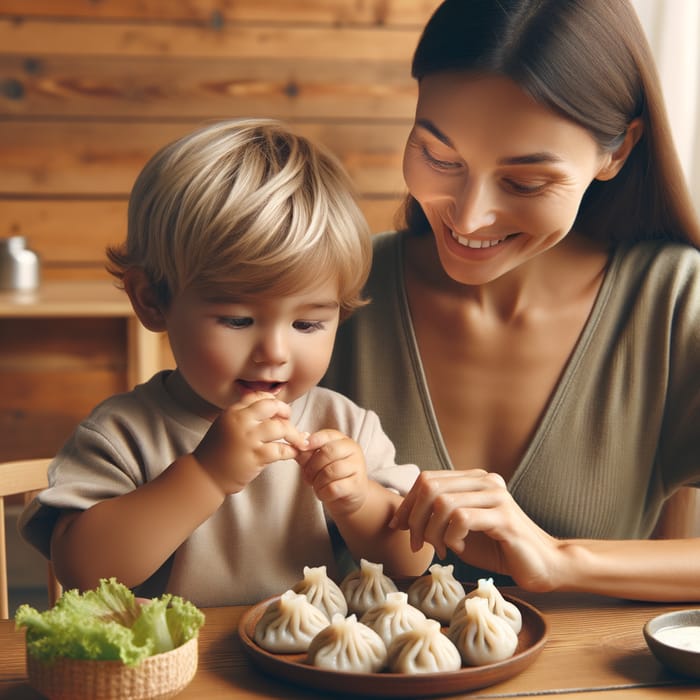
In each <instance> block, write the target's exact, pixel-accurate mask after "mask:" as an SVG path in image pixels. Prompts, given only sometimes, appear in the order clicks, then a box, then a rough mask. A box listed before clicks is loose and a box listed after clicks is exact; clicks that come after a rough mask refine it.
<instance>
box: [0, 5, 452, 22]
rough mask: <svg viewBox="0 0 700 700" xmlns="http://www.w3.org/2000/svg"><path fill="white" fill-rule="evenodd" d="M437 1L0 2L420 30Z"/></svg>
mask: <svg viewBox="0 0 700 700" xmlns="http://www.w3.org/2000/svg"><path fill="white" fill-rule="evenodd" d="M438 4H439V3H438V0H365V1H364V2H357V0H304V2H290V1H289V0H236V2H222V1H221V0H188V1H187V2H173V1H172V0H101V1H100V2H94V0H60V2H57V0H32V1H31V2H27V0H3V3H2V10H1V12H2V13H3V14H10V15H12V14H15V15H22V16H25V17H61V18H71V17H73V18H99V19H141V20H152V19H158V20H163V19H167V20H171V21H172V20H178V21H198V22H208V23H210V24H212V25H217V26H218V25H219V24H220V23H222V22H275V23H285V24H286V23H302V22H304V23H313V24H331V25H334V26H337V25H344V24H371V25H381V26H394V25H395V26H406V25H409V26H410V25H414V26H422V25H423V24H424V23H425V21H426V20H427V19H428V17H429V16H430V14H431V13H432V12H433V10H434V9H435V7H437V5H438Z"/></svg>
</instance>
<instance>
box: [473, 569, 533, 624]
mask: <svg viewBox="0 0 700 700" xmlns="http://www.w3.org/2000/svg"><path fill="white" fill-rule="evenodd" d="M476 596H478V597H480V598H486V600H487V601H488V603H489V610H490V611H491V612H492V613H493V614H494V615H497V616H498V617H502V618H503V619H504V620H505V621H506V622H507V623H508V624H509V625H510V626H511V627H512V628H513V632H515V634H518V633H519V632H520V630H521V629H522V626H523V616H522V613H521V612H520V610H519V609H518V606H517V605H514V604H513V603H510V602H508V601H507V600H506V599H505V598H504V597H503V596H502V595H501V592H500V591H499V590H498V588H496V586H494V584H493V579H492V578H480V579H479V581H478V582H477V584H476V588H475V589H474V590H473V591H470V592H469V593H468V594H467V596H466V597H467V598H473V597H476ZM460 609H461V608H460Z"/></svg>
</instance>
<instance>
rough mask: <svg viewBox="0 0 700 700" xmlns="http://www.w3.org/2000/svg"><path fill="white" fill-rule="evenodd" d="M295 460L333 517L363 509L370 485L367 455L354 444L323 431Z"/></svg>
mask: <svg viewBox="0 0 700 700" xmlns="http://www.w3.org/2000/svg"><path fill="white" fill-rule="evenodd" d="M296 459H297V462H299V464H300V465H301V467H302V470H303V474H304V479H305V480H306V481H307V482H308V483H309V484H310V485H311V486H312V487H313V489H314V492H315V493H316V495H317V496H318V498H319V499H320V500H321V501H323V503H324V504H325V505H326V507H327V508H328V510H329V511H330V512H331V514H334V515H340V514H343V515H347V514H349V513H354V512H355V511H356V510H358V509H359V508H361V507H362V505H363V504H364V502H365V499H366V498H367V493H368V490H369V481H368V478H367V465H366V464H365V458H364V455H363V454H362V450H361V449H360V446H359V445H358V444H357V443H356V442H355V441H354V440H351V439H350V438H349V437H347V436H346V435H343V434H342V433H340V432H338V431H337V430H331V429H328V430H320V431H319V432H317V433H313V434H312V435H311V436H309V439H308V444H307V446H306V448H305V451H303V452H300V453H299V454H298V455H297V458H296Z"/></svg>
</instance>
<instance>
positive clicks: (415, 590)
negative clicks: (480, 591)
mask: <svg viewBox="0 0 700 700" xmlns="http://www.w3.org/2000/svg"><path fill="white" fill-rule="evenodd" d="M453 571H454V565H453V564H448V565H446V566H442V565H440V564H433V565H432V566H431V567H430V568H429V569H428V572H429V573H427V574H426V575H425V576H420V577H419V578H417V579H416V580H415V581H414V582H413V583H412V584H411V586H410V588H409V589H408V602H409V603H410V604H411V605H413V606H414V607H416V608H418V609H419V610H422V611H423V612H424V613H425V614H426V615H427V616H428V617H432V618H434V619H435V620H439V621H440V622H442V624H443V625H447V624H449V622H450V618H451V617H452V613H453V612H454V609H455V607H457V603H459V601H460V600H461V599H462V598H463V597H464V586H463V585H462V584H461V583H460V582H459V581H458V580H457V579H456V578H455V577H454V574H453V573H452V572H453Z"/></svg>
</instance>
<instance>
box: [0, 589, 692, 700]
mask: <svg viewBox="0 0 700 700" xmlns="http://www.w3.org/2000/svg"><path fill="white" fill-rule="evenodd" d="M503 590H504V592H508V593H510V594H511V595H515V596H518V597H520V598H522V599H523V600H526V601H528V602H530V603H532V604H533V605H535V606H536V607H537V608H538V609H539V610H540V611H541V612H542V613H544V615H545V617H546V619H547V623H548V625H549V636H548V640H547V644H546V645H545V647H544V649H543V651H542V653H541V654H540V656H539V657H538V658H537V659H536V660H535V662H534V663H533V664H532V665H531V666H530V667H528V668H527V669H525V670H524V671H523V672H522V673H521V674H520V675H518V676H515V677H514V678H511V679H509V680H507V681H504V682H502V683H499V684H497V685H493V686H490V687H488V688H483V689H481V690H478V691H474V693H473V694H469V693H467V694H459V695H452V696H449V697H451V698H453V699H454V698H482V699H486V698H525V697H527V698H532V697H543V696H544V697H548V696H550V697H551V696H555V697H556V698H557V700H652V699H660V698H681V699H683V698H688V699H690V698H700V681H692V680H688V679H685V678H682V677H680V676H676V675H673V674H671V673H670V672H667V671H665V670H664V669H663V667H662V666H660V664H659V663H658V662H657V661H656V659H655V658H654V657H653V656H652V655H651V653H650V652H649V650H648V649H647V646H646V644H645V642H644V638H643V637H642V626H643V625H644V623H645V622H646V621H647V620H648V619H649V618H651V617H654V616H655V615H657V614H659V613H661V612H666V611H669V610H675V609H678V608H681V607H692V606H681V605H657V604H645V603H631V602H625V601H619V600H611V599H607V598H600V597H596V596H587V595H577V594H557V593H554V594H529V593H524V592H522V591H519V590H517V589H503ZM245 610H246V608H245V607H230V608H209V609H205V610H204V612H205V614H206V617H207V620H206V624H205V625H204V627H203V629H202V630H201V633H200V660H199V669H198V671H197V675H196V676H195V678H194V680H193V681H192V683H191V684H190V685H189V686H188V687H187V688H186V689H185V690H184V691H183V693H182V694H181V695H179V696H178V698H181V699H182V700H187V699H191V700H194V699H197V700H223V699H225V698H228V699H233V698H235V699H236V700H252V699H253V698H256V699H258V700H259V699H260V698H291V699H293V700H319V699H320V698H323V697H327V696H328V694H323V693H319V692H313V691H310V690H305V689H304V688H298V687H295V686H292V685H286V684H285V683H283V682H281V681H278V680H276V679H274V678H271V677H268V676H265V675H263V674H262V673H260V672H259V671H258V670H257V669H256V668H255V667H253V666H251V664H250V662H249V660H248V657H247V656H246V655H245V653H244V650H243V647H242V645H241V642H240V640H239V639H238V636H237V627H238V622H239V620H240V618H241V616H242V615H243V613H244V612H245ZM39 697H40V696H39V695H38V694H37V693H36V692H34V691H33V690H32V689H31V688H30V687H29V685H28V684H27V682H26V678H25V662H24V632H23V631H15V629H14V623H13V622H12V621H7V620H3V621H0V698H3V699H5V698H7V699H8V700H9V699H10V698H12V700H37V699H38V698H39Z"/></svg>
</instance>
